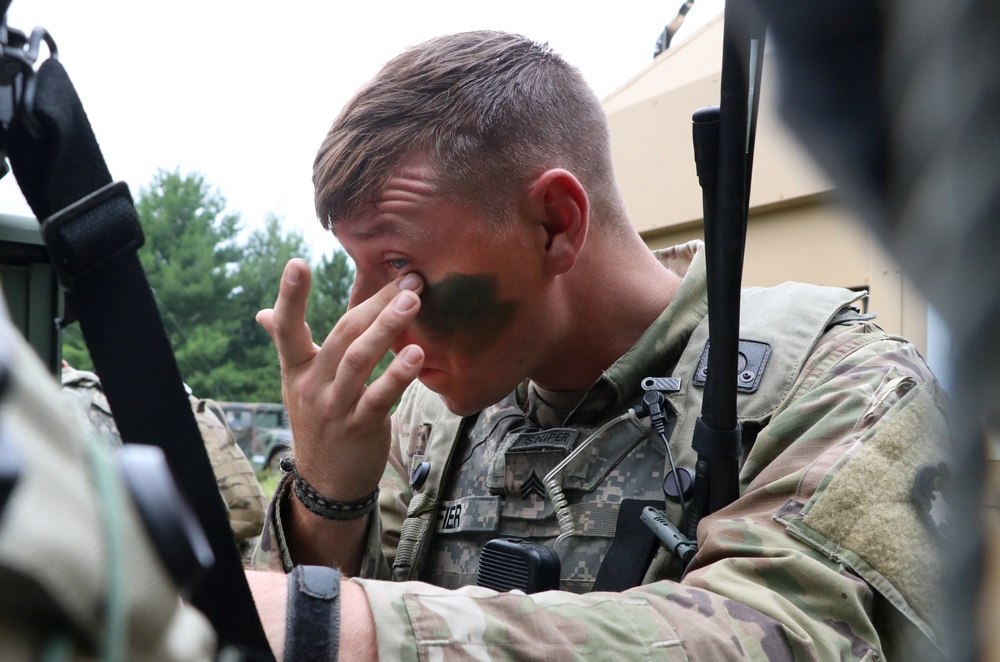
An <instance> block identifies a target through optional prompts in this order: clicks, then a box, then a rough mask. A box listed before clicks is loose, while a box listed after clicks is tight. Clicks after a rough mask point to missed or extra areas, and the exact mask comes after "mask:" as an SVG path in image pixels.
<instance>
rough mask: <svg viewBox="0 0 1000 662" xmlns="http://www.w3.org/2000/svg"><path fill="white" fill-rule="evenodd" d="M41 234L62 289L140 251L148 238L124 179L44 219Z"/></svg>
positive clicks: (68, 289)
mask: <svg viewBox="0 0 1000 662" xmlns="http://www.w3.org/2000/svg"><path fill="white" fill-rule="evenodd" d="M42 235H43V236H44V237H45V245H46V247H47V248H48V251H49V257H50V258H51V259H52V266H53V268H54V269H55V272H56V276H57V277H58V278H59V283H60V284H61V285H62V286H63V289H65V290H67V291H72V290H73V288H74V286H75V285H76V284H77V283H78V282H79V281H80V280H82V279H83V278H86V276H87V275H88V274H90V273H91V272H93V271H95V270H97V269H100V268H101V267H103V266H104V265H106V264H108V263H110V262H113V261H115V260H116V259H118V258H119V257H120V256H122V255H123V254H125V253H128V252H129V251H136V250H138V249H139V248H140V247H141V246H142V244H143V242H144V241H145V237H144V236H143V234H142V226H141V225H140V224H139V217H138V214H136V211H135V206H134V205H133V204H132V195H131V193H129V190H128V184H126V183H125V182H111V183H109V184H107V185H105V186H102V187H101V188H99V189H97V190H96V191H94V192H93V193H91V194H90V195H87V196H85V197H83V198H80V199H79V200H77V201H76V202H74V203H73V204H71V205H70V206H68V207H66V208H65V209H62V210H60V211H58V212H56V213H55V214H53V215H52V216H50V217H48V218H47V219H45V220H44V221H43V222H42Z"/></svg>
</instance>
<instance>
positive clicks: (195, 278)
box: [63, 170, 384, 402]
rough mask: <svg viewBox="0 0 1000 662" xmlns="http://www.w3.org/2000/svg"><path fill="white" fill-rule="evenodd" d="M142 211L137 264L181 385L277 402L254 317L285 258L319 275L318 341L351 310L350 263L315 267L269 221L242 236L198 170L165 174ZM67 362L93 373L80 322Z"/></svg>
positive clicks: (339, 257)
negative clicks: (157, 312)
mask: <svg viewBox="0 0 1000 662" xmlns="http://www.w3.org/2000/svg"><path fill="white" fill-rule="evenodd" d="M136 209H137V210H138V212H139V217H140V220H141V222H142V228H143V232H144V234H145V236H146V243H145V245H144V246H143V248H142V249H141V250H140V251H139V258H140V260H141V262H142V266H143V268H144V269H145V271H146V275H147V278H148V279H149V284H150V287H151V288H152V290H153V293H154V295H155V298H156V302H157V306H158V308H159V310H160V315H161V317H162V318H163V323H164V327H165V328H166V330H167V335H168V336H169V338H170V342H171V345H172V346H173V348H174V354H175V356H176V357H177V363H178V366H179V368H180V371H181V375H182V376H183V378H184V380H185V382H187V384H188V385H189V386H191V388H192V390H193V391H194V392H195V393H196V394H198V395H200V396H205V397H212V398H215V399H217V400H237V401H247V402H279V401H280V400H281V377H280V370H279V367H278V360H277V353H276V351H275V349H274V345H273V343H272V342H271V339H270V337H269V336H268V335H267V333H266V332H265V331H264V330H263V329H262V328H261V327H260V326H259V325H258V324H257V323H256V321H255V320H254V317H255V316H256V314H257V312H258V311H259V310H260V309H262V308H269V307H271V306H272V305H273V304H274V301H275V299H276V298H277V294H278V285H279V283H280V279H281V273H282V270H283V269H284V266H285V264H286V263H287V262H288V260H289V259H291V258H292V257H301V258H303V259H305V260H306V261H307V262H310V266H311V267H312V269H313V272H314V276H313V289H312V292H311V293H310V296H309V310H308V322H309V324H310V328H312V329H314V333H316V335H317V338H316V341H317V342H319V343H322V341H323V337H324V336H325V334H326V333H327V332H328V331H329V330H330V329H332V328H333V326H334V325H335V324H336V323H337V320H339V319H340V317H341V316H342V315H343V314H344V312H345V311H346V310H347V302H348V296H349V294H350V285H351V282H352V281H353V279H354V270H353V267H352V265H351V263H350V260H349V259H348V258H347V256H346V255H345V254H344V253H343V251H335V252H334V253H333V254H332V255H331V256H329V257H328V256H323V257H322V258H321V259H320V260H319V262H318V264H313V263H312V260H311V256H310V251H309V247H308V245H307V244H306V241H305V238H304V237H303V235H302V234H301V232H299V231H297V230H285V229H284V228H283V227H282V219H280V218H278V217H277V216H274V215H273V214H269V215H268V217H267V218H266V219H265V221H264V224H263V226H261V227H259V228H256V229H254V230H252V231H251V232H249V233H246V234H245V237H244V238H242V239H241V223H240V218H239V215H237V214H233V213H228V212H226V201H225V199H224V198H223V197H222V195H221V194H220V193H219V192H218V191H216V190H215V189H214V188H213V187H212V186H211V185H210V184H209V183H208V182H207V181H206V180H205V178H204V177H203V176H202V175H200V174H197V173H191V174H187V175H182V174H181V173H180V172H179V171H177V170H174V171H172V172H169V171H164V170H161V171H159V172H158V173H157V174H156V175H155V176H154V177H153V179H152V181H151V182H150V184H149V185H148V186H146V187H143V188H142V189H140V191H139V195H138V199H137V201H136ZM63 356H64V358H65V359H66V360H67V361H68V362H69V363H70V364H71V365H74V366H75V367H79V368H84V369H91V368H92V364H91V362H90V357H89V354H88V353H87V350H86V347H85V345H84V343H83V339H82V336H81V334H80V332H79V327H78V326H77V325H74V326H72V327H70V328H69V329H67V330H66V331H65V332H64V336H63ZM381 367H382V369H384V365H383V366H381Z"/></svg>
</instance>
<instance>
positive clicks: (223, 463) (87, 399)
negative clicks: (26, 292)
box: [62, 361, 267, 557]
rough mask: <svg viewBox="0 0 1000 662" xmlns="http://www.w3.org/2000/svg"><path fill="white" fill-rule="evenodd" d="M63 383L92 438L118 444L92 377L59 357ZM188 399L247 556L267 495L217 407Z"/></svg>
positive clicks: (100, 391) (107, 408)
mask: <svg viewBox="0 0 1000 662" xmlns="http://www.w3.org/2000/svg"><path fill="white" fill-rule="evenodd" d="M62 384H63V391H65V392H68V393H71V394H72V395H73V396H75V398H76V399H77V400H79V401H80V403H81V404H82V405H83V410H84V413H85V415H86V416H87V418H88V419H89V421H90V424H91V427H92V428H93V429H94V431H95V432H96V433H97V436H98V437H99V438H100V439H101V440H102V441H104V442H105V443H106V444H108V446H110V447H113V448H114V447H119V446H121V445H122V438H121V435H120V434H119V433H118V427H117V426H116V425H115V420H114V418H113V417H112V414H111V407H110V405H109V404H108V399H107V398H106V397H105V396H104V391H103V389H102V388H101V382H100V379H99V378H98V377H97V375H96V374H94V373H93V372H90V371H88V370H77V369H76V368H73V367H71V366H70V365H69V364H67V363H66V362H65V361H64V362H63V369H62ZM188 397H189V399H190V401H191V408H192V409H193V410H194V417H195V420H196V421H197V422H198V429H199V431H200V432H201V437H202V440H203V441H204V442H205V450H207V451H208V459H209V461H210V462H211V463H212V471H213V472H214V473H215V479H216V482H217V483H218V485H219V492H220V493H221V494H222V499H223V501H224V502H225V503H226V509H227V511H228V512H229V523H230V525H231V526H232V527H233V537H234V538H235V540H236V545H237V547H238V548H239V549H240V553H241V554H242V555H243V556H244V557H247V556H249V553H250V551H251V550H252V549H253V546H254V544H255V543H256V540H257V537H258V536H259V535H260V532H261V529H262V528H263V526H264V512H265V508H266V504H267V497H266V496H265V495H264V490H263V489H262V488H261V486H260V481H258V480H257V474H256V473H254V470H253V467H251V466H250V462H249V460H247V458H246V455H244V454H243V451H242V450H240V447H239V446H237V445H236V439H235V438H234V437H233V433H232V431H231V430H230V429H229V427H228V426H227V425H226V423H225V420H226V419H225V416H224V415H223V414H222V412H221V411H219V410H218V405H216V404H215V403H214V402H212V401H211V400H205V399H199V398H196V397H194V396H193V395H189V396H188Z"/></svg>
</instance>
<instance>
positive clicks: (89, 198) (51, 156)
mask: <svg viewBox="0 0 1000 662" xmlns="http://www.w3.org/2000/svg"><path fill="white" fill-rule="evenodd" d="M32 85H33V87H34V90H33V99H32V98H26V102H27V103H26V105H25V107H24V108H23V109H22V110H21V112H19V113H18V114H17V115H16V116H15V118H14V121H13V122H12V123H11V128H10V131H9V135H8V145H7V149H8V154H9V157H10V161H11V165H12V168H13V171H14V175H15V176H16V178H17V182H18V184H19V186H20V187H21V190H22V191H23V193H24V196H25V198H26V200H27V202H28V204H29V205H30V207H31V209H32V211H33V212H34V213H35V215H36V216H37V218H39V219H42V233H43V235H44V237H45V242H46V245H47V247H48V251H49V255H50V257H51V259H52V263H53V265H54V267H55V270H56V273H57V275H58V277H59V281H60V284H61V285H62V287H63V289H64V290H65V295H66V309H67V313H68V314H67V317H68V319H69V320H70V321H72V319H73V316H75V317H76V318H77V319H78V320H79V322H80V326H81V329H82V331H83V335H84V339H85V340H86V342H87V346H88V348H89V349H90V353H91V357H92V358H93V361H94V365H95V367H96V370H97V372H98V374H99V375H100V376H101V382H102V385H103V388H104V391H105V394H106V395H107V399H108V402H109V403H110V405H111V409H112V411H113V412H114V418H115V422H116V424H117V425H118V429H119V432H120V433H121V436H122V439H123V440H124V441H126V442H130V443H144V444H151V445H156V446H159V447H160V448H161V449H163V452H164V454H165V456H166V459H167V462H168V464H169V466H170V469H171V471H172V473H173V475H174V477H175V479H176V480H177V482H178V484H179V486H180V488H181V490H182V492H183V493H184V494H185V495H186V496H187V498H188V500H189V502H190V503H191V505H192V506H193V507H194V508H195V511H196V514H197V517H198V520H199V522H200V523H201V526H202V528H203V529H204V530H205V532H206V534H207V536H208V539H209V542H210V544H211V547H212V551H213V553H214V555H215V564H214V566H213V567H212V568H211V569H210V570H209V571H208V572H207V574H206V576H205V577H204V578H203V580H202V581H201V583H200V585H199V586H198V587H196V588H195V590H194V593H193V594H192V596H191V602H192V604H194V605H195V606H196V607H198V608H199V609H200V610H201V611H202V612H203V613H204V614H205V615H206V617H208V619H209V620H210V621H211V622H212V624H213V626H214V627H215V630H216V633H217V635H218V637H219V644H220V649H221V648H222V647H224V646H226V645H228V644H234V645H237V646H241V647H244V648H245V649H247V650H248V652H250V651H253V652H256V653H259V654H261V655H265V656H267V657H270V653H269V651H270V649H269V647H268V644H267V640H266V638H265V636H264V631H263V628H262V627H261V624H260V620H259V618H258V615H257V612H256V609H255V608H254V603H253V599H252V596H251V594H250V590H249V587H248V585H247V582H246V577H245V575H244V573H243V570H242V566H241V563H240V558H239V555H238V552H237V550H236V546H235V545H234V544H233V540H232V534H231V529H230V526H229V523H228V519H227V517H226V511H225V506H224V504H223V502H222V500H221V499H220V498H219V492H218V487H217V485H216V481H215V477H214V475H213V473H212V469H211V465H210V463H209V460H208V455H207V452H206V450H205V447H204V444H203V442H202V439H201V434H200V432H199V430H198V426H197V423H196V422H195V419H194V415H193V413H192V410H191V406H190V404H189V402H188V398H187V394H186V392H185V390H184V387H183V382H182V381H181V376H180V372H179V370H178V368H177V363H176V361H175V359H174V355H173V351H172V349H171V347H170V343H169V340H168V339H167V335H166V332H165V330H164V328H163V324H162V322H161V320H160V316H159V313H158V311H157V308H156V304H155V302H154V299H153V295H152V291H151V290H150V287H149V284H148V282H147V280H146V275H145V273H144V272H143V269H142V266H141V264H140V262H139V257H138V254H137V250H138V249H139V247H140V246H141V245H142V243H143V235H142V229H141V227H140V225H139V218H138V215H137V213H136V210H135V207H134V205H133V202H132V197H131V195H130V194H129V192H128V188H127V187H126V186H125V185H124V183H112V180H111V175H110V173H109V171H108V168H107V166H106V164H105V162H104V157H103V156H102V154H101V151H100V148H99V147H98V144H97V141H96V139H95V137H94V134H93V131H92V129H91V127H90V123H89V122H88V120H87V116H86V114H85V112H84V109H83V105H82V104H81V102H80V99H79V97H78V96H77V94H76V91H75V90H74V88H73V85H72V83H71V82H70V79H69V77H68V75H67V74H66V71H65V69H63V67H62V65H61V64H60V63H59V62H58V60H56V59H54V58H49V59H48V60H46V61H45V62H44V63H43V64H42V65H41V67H40V68H39V69H38V72H37V74H35V76H34V81H33V82H32ZM140 376H141V378H139V377H140Z"/></svg>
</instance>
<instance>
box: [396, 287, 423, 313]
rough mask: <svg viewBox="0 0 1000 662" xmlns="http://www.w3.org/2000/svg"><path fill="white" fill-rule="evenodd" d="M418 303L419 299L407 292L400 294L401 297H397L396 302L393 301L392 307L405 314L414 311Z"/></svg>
mask: <svg viewBox="0 0 1000 662" xmlns="http://www.w3.org/2000/svg"><path fill="white" fill-rule="evenodd" d="M417 301H418V299H417V297H416V296H414V295H412V294H407V293H406V292H400V293H399V295H398V296H397V297H396V300H395V301H393V303H392V305H393V306H394V307H395V308H396V310H398V311H399V312H401V313H405V312H406V311H408V310H410V309H412V308H413V307H414V306H415V305H417Z"/></svg>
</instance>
